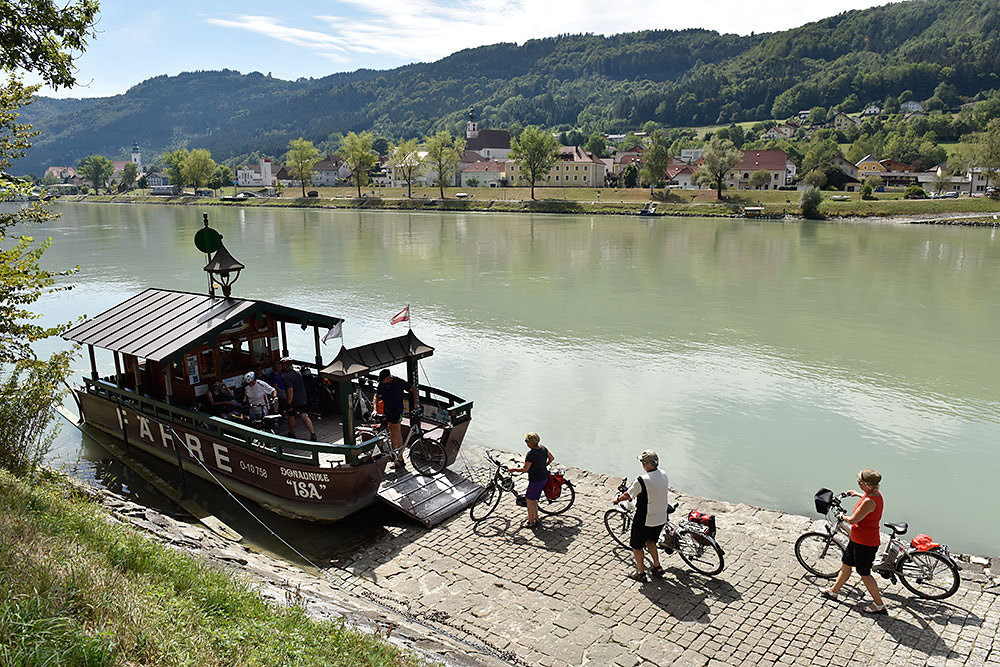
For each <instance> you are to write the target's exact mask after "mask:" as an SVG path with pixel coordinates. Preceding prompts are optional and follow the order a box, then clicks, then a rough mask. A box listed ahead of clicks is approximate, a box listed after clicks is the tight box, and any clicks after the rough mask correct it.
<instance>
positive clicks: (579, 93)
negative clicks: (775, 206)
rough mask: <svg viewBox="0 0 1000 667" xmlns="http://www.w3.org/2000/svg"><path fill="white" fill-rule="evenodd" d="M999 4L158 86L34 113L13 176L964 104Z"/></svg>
mask: <svg viewBox="0 0 1000 667" xmlns="http://www.w3.org/2000/svg"><path fill="white" fill-rule="evenodd" d="M998 71H1000V0H978V1H977V0H908V1H907V2H902V3H895V4H889V5H883V6H880V7H874V8H871V9H866V10H852V11H847V12H842V13H840V14H837V15H836V16H831V17H828V18H825V19H821V20H819V21H815V22H812V23H808V24H805V25H803V26H800V27H798V28H793V29H791V30H785V31H780V32H773V33H758V34H755V35H744V36H741V35H735V34H721V33H718V32H715V31H710V30H704V29H698V28H691V29H686V30H647V31H640V32H633V33H620V34H617V35H612V36H610V37H604V36H599V35H593V34H580V35H560V36H557V37H547V38H542V39H535V40H529V41H528V42H525V43H524V44H522V45H517V44H513V43H510V42H500V43H497V44H491V45H486V46H481V47H476V48H472V49H465V50H462V51H458V52H456V53H453V54H451V55H449V56H446V57H444V58H442V59H440V60H437V61H434V62H429V63H415V64H411V65H404V66H401V67H397V68H394V69H391V70H370V69H360V70H355V71H354V72H341V73H335V74H331V75H329V76H326V77H321V78H314V79H299V80H296V81H286V80H282V79H274V78H272V77H269V76H266V75H264V74H261V73H259V72H252V73H249V74H241V73H239V72H235V71H233V70H211V71H201V72H184V73H181V74H179V75H176V76H167V75H160V76H157V77H152V78H150V79H147V80H145V81H143V82H140V83H138V84H136V85H135V86H133V87H131V88H130V89H129V90H128V91H126V92H125V93H123V94H121V95H116V96H111V97H104V98H83V99H70V100H53V99H48V98H46V99H44V100H42V99H40V100H38V101H37V102H36V104H33V105H31V106H29V107H28V108H27V109H25V110H24V113H23V114H22V118H23V120H25V121H26V122H30V123H32V124H33V125H34V126H35V129H37V130H40V131H41V135H40V136H39V137H37V138H36V142H35V146H34V147H33V148H32V149H31V151H30V152H29V153H28V155H27V156H26V157H25V158H24V159H22V160H21V161H19V162H18V163H17V165H16V166H15V169H16V170H20V171H21V172H25V171H27V172H34V173H36V174H40V173H41V172H42V171H44V169H45V168H46V167H47V166H50V165H72V164H76V162H77V161H78V160H79V159H81V158H82V157H84V156H86V155H89V154H91V153H102V154H105V155H108V156H110V157H118V156H123V155H126V154H127V152H128V149H129V148H130V147H131V145H132V142H133V141H137V142H139V144H140V146H141V147H142V149H143V153H144V155H146V156H147V159H146V161H147V162H149V159H150V157H152V156H154V155H157V154H160V153H162V152H164V151H167V150H172V149H174V148H194V147H197V148H207V149H209V150H210V151H212V154H213V157H215V158H216V159H217V160H223V159H228V158H231V157H234V156H242V155H247V154H250V153H253V152H255V151H259V152H260V153H263V154H268V155H280V154H282V153H283V152H284V151H285V148H286V145H287V143H288V141H289V140H290V139H294V138H297V137H299V136H302V137H305V138H306V139H310V140H312V141H314V142H316V143H317V144H319V143H322V142H324V141H327V140H329V139H331V137H336V136H337V135H338V134H341V133H347V132H349V131H361V130H372V131H374V132H375V133H376V134H379V135H383V136H387V137H409V136H423V135H426V134H428V133H430V132H432V131H435V130H437V129H442V128H446V129H450V130H452V131H453V132H458V131H462V129H463V127H462V119H463V117H464V113H465V112H466V111H467V109H468V108H469V107H470V106H474V107H475V108H476V109H477V111H478V112H479V114H480V118H481V119H482V125H483V126H484V127H505V128H506V127H512V126H518V125H521V126H523V125H528V124H537V125H542V126H545V127H553V128H559V127H564V128H571V127H576V128H580V129H582V130H583V131H585V132H590V131H595V130H601V131H618V132H622V131H626V130H628V129H637V128H639V127H640V126H641V125H642V124H643V123H644V122H646V121H648V120H653V121H656V122H658V123H660V124H662V125H664V126H668V127H684V126H696V125H706V124H714V123H729V122H732V121H744V120H759V119H763V118H770V117H786V116H788V115H790V114H793V113H795V112H797V111H798V110H799V109H803V108H810V107H812V106H833V105H838V104H839V105H844V106H845V107H850V106H852V105H853V106H854V107H855V109H849V110H856V109H857V108H860V107H861V106H863V105H864V104H866V103H868V102H871V101H881V100H883V99H884V98H885V97H886V96H890V95H891V96H898V95H899V94H900V93H902V92H904V91H907V90H908V91H910V92H911V93H912V94H913V96H914V97H915V98H916V99H921V100H922V99H927V98H929V97H931V96H932V95H934V94H935V91H936V90H937V89H938V86H940V84H942V83H946V84H948V85H949V86H953V87H954V91H955V93H956V94H958V95H962V96H967V97H972V96H974V95H977V94H978V93H980V92H981V91H985V90H991V89H994V88H1000V83H998V82H997V72H998Z"/></svg>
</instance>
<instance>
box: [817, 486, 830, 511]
mask: <svg viewBox="0 0 1000 667" xmlns="http://www.w3.org/2000/svg"><path fill="white" fill-rule="evenodd" d="M815 500H816V511H817V512H819V513H820V514H826V513H827V512H829V511H830V505H831V504H833V491H831V490H830V489H820V490H819V491H817V492H816V498H815Z"/></svg>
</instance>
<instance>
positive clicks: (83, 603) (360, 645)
mask: <svg viewBox="0 0 1000 667" xmlns="http://www.w3.org/2000/svg"><path fill="white" fill-rule="evenodd" d="M92 498H97V499H99V500H100V501H102V503H103V507H102V506H101V505H98V504H95V503H94V502H92V501H91V499H92ZM146 512H147V510H145V509H144V508H142V507H140V506H135V505H128V506H126V505H125V504H116V502H115V500H114V498H113V496H111V495H110V494H103V493H98V492H96V491H95V490H89V491H88V490H86V489H84V488H83V487H80V486H79V485H77V484H74V483H73V482H71V481H70V480H67V479H65V478H62V477H61V476H58V475H54V474H51V473H44V474H42V475H41V476H40V477H39V478H38V479H34V480H31V481H30V482H28V481H26V480H23V479H18V478H15V477H13V476H11V475H10V474H9V473H7V472H6V471H4V470H0V663H2V664H5V665H22V664H67V665H70V664H72V665H82V664H86V665H120V664H130V665H131V664H144V665H174V664H177V665H181V664H199V665H240V664H250V663H253V664H261V665H340V666H342V667H355V666H356V665H385V666H387V667H389V666H392V667H404V666H405V667H410V666H412V667H417V666H418V665H423V664H425V662H424V660H422V659H421V658H419V657H417V656H416V655H415V654H414V653H413V652H411V651H404V650H401V649H400V648H399V647H398V646H393V645H392V644H390V643H389V641H387V640H386V637H385V636H384V635H380V634H379V633H378V631H377V628H371V629H368V630H359V629H358V626H357V624H354V623H352V622H351V620H350V619H347V618H345V617H344V616H343V615H340V614H327V615H325V616H324V615H317V614H313V613H309V614H307V613H306V610H305V608H304V604H303V603H302V602H301V600H300V598H299V597H298V595H297V593H296V590H295V588H293V587H285V588H284V589H283V590H282V591H281V596H280V598H281V599H279V600H276V601H274V602H277V604H269V603H268V602H267V601H266V597H262V596H261V595H260V594H259V592H260V591H259V589H258V587H257V584H256V582H254V577H252V576H249V575H248V574H246V573H245V572H243V571H241V572H240V573H239V574H238V575H237V576H230V574H229V573H227V570H229V571H232V570H233V565H234V564H235V563H234V562H233V561H231V560H230V561H226V560H224V559H223V558H222V556H221V554H216V556H215V557H214V558H212V559H209V560H205V559H202V558H198V557H196V556H194V555H190V554H185V553H184V551H186V550H185V549H183V548H182V549H177V548H176V547H177V546H178V543H179V542H181V541H183V540H185V539H187V538H186V537H185V534H186V533H187V532H188V530H189V529H188V527H187V526H185V525H184V524H183V523H179V522H174V523H172V524H171V526H172V527H173V528H174V530H172V531H162V530H156V528H155V526H156V524H155V523H152V522H151V523H150V524H149V525H148V526H143V529H144V530H143V531H141V532H140V531H136V530H134V529H133V526H135V525H136V521H135V519H136V518H137V517H138V516H140V515H144V514H145V513H146ZM161 516H162V515H161ZM164 519H165V517H164ZM148 537H152V538H154V539H153V540H149V539H147V538H148ZM164 544H165V545H168V546H164ZM169 547H174V548H169ZM187 551H191V550H187ZM194 551H197V550H194ZM245 562H246V561H244V562H243V563H244V564H245ZM360 627H362V628H363V627H365V626H360ZM372 630H375V632H372Z"/></svg>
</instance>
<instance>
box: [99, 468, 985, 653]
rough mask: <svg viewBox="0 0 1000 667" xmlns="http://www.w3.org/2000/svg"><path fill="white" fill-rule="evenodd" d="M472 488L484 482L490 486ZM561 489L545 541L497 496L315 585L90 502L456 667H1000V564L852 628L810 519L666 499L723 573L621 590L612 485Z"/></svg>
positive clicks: (178, 524) (164, 522) (261, 586)
mask: <svg viewBox="0 0 1000 667" xmlns="http://www.w3.org/2000/svg"><path fill="white" fill-rule="evenodd" d="M469 472H471V474H473V476H475V477H477V478H478V479H480V480H484V479H485V475H486V473H487V471H486V470H484V469H482V468H475V469H472V470H470V471H469ZM567 476H568V477H569V478H570V479H571V480H573V482H574V483H575V484H576V489H577V501H576V504H575V505H574V507H573V509H571V510H570V512H568V513H567V514H565V515H562V516H558V517H545V518H543V520H542V526H541V527H540V528H538V529H535V530H530V529H528V528H527V527H525V526H524V525H522V519H523V515H524V509H523V508H520V507H517V506H515V504H514V502H513V498H512V497H510V496H507V495H505V496H504V497H503V499H502V500H501V504H500V507H499V508H498V510H497V511H496V512H495V514H494V515H493V516H492V517H490V518H489V519H487V520H486V521H483V522H480V523H473V522H472V521H471V519H470V518H469V515H468V513H467V512H464V513H462V514H460V515H458V516H456V517H454V518H453V519H450V520H449V521H447V522H446V523H444V524H443V525H441V526H439V527H437V528H434V529H432V530H426V529H423V528H422V527H419V526H417V525H416V524H411V523H409V522H406V521H401V522H399V523H393V524H391V525H387V526H385V529H384V531H382V532H381V536H380V537H378V538H377V539H373V540H368V541H365V542H364V543H363V544H360V545H358V546H357V547H356V548H355V549H353V550H352V551H351V553H349V554H348V555H345V556H343V557H341V558H339V559H338V560H337V561H336V562H328V563H320V566H321V567H322V568H323V571H322V572H316V571H311V570H309V569H306V568H300V567H297V566H295V565H292V564H290V563H288V562H286V561H282V560H279V559H276V558H273V557H270V556H268V555H265V554H261V553H259V552H257V551H256V550H255V549H253V548H252V547H250V546H248V545H246V544H233V543H231V542H227V541H225V540H224V539H222V538H220V537H218V536H216V535H215V534H214V533H211V532H210V531H208V530H207V529H204V528H202V527H201V526H200V525H198V524H194V523H188V522H186V521H184V520H179V519H177V518H172V517H168V516H165V515H163V514H159V513H157V512H153V511H152V510H148V509H146V508H143V507H141V506H137V505H134V504H132V503H130V502H127V501H125V500H123V499H121V498H119V497H116V496H114V495H113V494H110V493H108V492H106V491H101V492H97V493H96V494H95V495H96V497H97V498H98V499H99V500H100V502H101V503H102V504H103V505H104V507H105V508H106V509H107V511H109V512H110V513H111V516H112V517H114V520H115V521H116V522H122V523H127V524H129V525H132V526H134V527H135V528H138V529H141V530H143V531H146V533H147V534H148V535H149V536H150V537H153V538H154V539H156V540H158V541H161V542H165V543H167V544H169V545H170V546H171V547H173V548H174V549H177V550H180V551H184V552H189V553H191V554H197V555H198V557H199V558H202V559H204V560H207V561H208V562H211V563H215V564H217V565H219V566H221V567H224V568H226V569H230V570H235V571H237V572H238V573H239V576H240V578H241V579H242V580H243V581H245V582H247V584H248V585H250V586H251V587H252V588H253V589H254V590H257V591H259V592H260V593H261V594H262V595H264V596H265V597H266V598H268V599H270V600H272V601H273V602H275V603H279V604H287V603H288V602H289V601H290V600H294V601H295V604H297V605H298V606H299V607H300V608H301V609H302V610H303V611H304V612H305V613H306V614H308V615H310V616H312V617H315V618H346V619H347V622H348V624H357V625H359V626H360V627H376V628H381V630H382V633H383V634H386V633H388V634H390V636H391V638H392V641H397V642H401V643H402V645H404V646H409V647H411V648H414V649H421V650H423V651H424V652H425V655H428V654H429V655H431V656H433V657H437V658H438V659H441V660H445V661H446V662H447V663H458V664H475V665H480V664H481V665H496V664H500V663H501V661H500V658H501V657H502V658H504V659H505V660H506V661H508V662H511V663H514V664H520V665H544V666H556V665H558V666H563V665H601V666H604V665H623V666H629V667H634V666H635V665H643V666H644V667H645V666H647V665H667V664H685V665H726V664H731V665H738V664H745V663H749V662H754V663H768V664H775V663H785V664H792V663H794V664H823V665H828V664H835V665H847V664H849V663H861V664H868V663H872V662H879V663H880V664H944V663H945V662H946V661H947V662H948V663H949V664H1000V639H998V638H997V634H998V623H1000V601H998V596H997V593H998V592H1000V561H997V560H996V559H992V560H991V559H981V558H973V557H968V556H963V557H961V559H960V560H961V567H962V577H963V581H962V585H961V587H960V589H959V591H958V593H956V594H955V595H954V596H953V597H951V598H949V599H947V600H944V601H940V602H933V601H924V600H919V599H915V598H914V597H913V596H912V595H910V594H909V593H908V592H907V591H905V590H904V589H902V588H901V587H900V586H898V585H889V586H887V587H886V588H885V590H884V597H885V599H886V601H887V602H888V604H889V607H890V612H889V615H887V616H882V617H876V618H872V617H868V616H865V615H864V614H862V613H860V610H859V606H860V602H861V601H862V599H863V593H864V592H863V587H862V586H861V585H860V582H859V581H858V580H857V578H856V577H855V578H854V579H852V580H851V582H850V583H849V584H848V586H847V587H846V588H845V591H846V595H844V597H843V599H842V601H840V602H831V601H825V600H823V599H822V598H821V597H819V595H818V590H819V588H820V587H821V585H823V584H824V582H822V581H819V580H816V579H814V578H813V577H811V576H809V575H807V574H806V573H805V571H804V570H802V569H801V567H800V566H799V565H798V563H797V562H796V560H795V556H794V553H793V548H792V547H793V543H794V540H795V538H796V537H797V536H798V535H799V534H801V533H802V532H803V531H805V530H806V529H807V528H809V527H810V526H811V525H813V523H814V519H815V518H816V517H806V516H798V515H794V514H788V513H784V512H780V511H775V510H767V509H761V508H756V507H751V506H748V505H738V504H731V503H727V502H722V501H714V500H708V499H703V498H696V497H692V496H688V495H685V494H682V493H676V492H673V493H672V499H675V500H679V501H680V504H681V508H680V509H681V512H682V513H686V512H687V511H688V510H690V509H699V510H701V511H703V512H712V513H714V514H716V517H717V521H718V526H719V533H718V539H719V541H720V544H721V545H722V546H723V548H724V549H725V550H726V554H725V558H726V568H725V570H724V571H723V572H722V573H721V574H720V575H718V576H716V577H704V576H701V575H698V574H696V573H694V572H692V571H690V570H689V569H687V568H686V567H685V566H684V564H683V563H682V562H681V561H680V559H679V558H677V557H676V556H664V561H663V565H664V567H665V568H666V577H665V578H664V579H663V580H661V581H656V580H653V581H651V582H650V583H648V584H639V583H636V582H632V581H629V580H627V579H626V577H625V575H626V574H628V572H630V571H631V569H632V568H633V567H634V566H633V565H632V563H631V554H630V553H629V552H627V551H626V550H624V549H621V548H615V547H614V546H613V543H612V542H611V540H610V538H609V537H608V535H607V534H606V532H605V529H604V526H603V523H602V519H601V517H602V514H603V512H604V510H605V509H606V508H607V507H609V506H610V501H611V499H612V498H613V497H614V495H616V491H615V487H616V486H617V485H618V482H619V481H620V480H619V479H617V478H611V477H607V476H604V475H599V474H594V473H590V472H587V471H583V470H576V469H570V470H569V471H568V473H567ZM263 518H265V519H266V518H267V517H266V516H264V517H263ZM914 528H915V530H914V531H911V532H914V533H915V532H917V531H919V527H918V526H915V527H914ZM937 537H940V536H937ZM879 582H880V584H882V583H886V582H884V581H882V580H881V579H880V580H879Z"/></svg>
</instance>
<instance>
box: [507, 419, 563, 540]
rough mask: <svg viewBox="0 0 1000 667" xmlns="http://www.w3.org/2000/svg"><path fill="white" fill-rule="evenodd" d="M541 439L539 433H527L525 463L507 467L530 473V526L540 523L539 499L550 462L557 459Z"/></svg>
mask: <svg viewBox="0 0 1000 667" xmlns="http://www.w3.org/2000/svg"><path fill="white" fill-rule="evenodd" d="M540 441H541V438H539V437H538V434H537V433H525V434H524V444H526V445H528V453H527V455H526V456H525V457H524V465H523V466H522V467H520V468H508V469H507V470H508V471H509V472H526V473H528V490H527V491H525V492H524V500H525V504H526V505H527V507H528V522H527V524H526V525H527V526H528V528H534V527H535V526H537V525H538V500H539V499H540V498H541V497H542V489H544V488H545V483H546V482H548V481H549V464H550V463H552V461H553V459H555V457H554V456H552V452H550V451H549V450H547V449H546V448H545V447H542V446H541V445H540V444H538V443H539V442H540Z"/></svg>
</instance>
